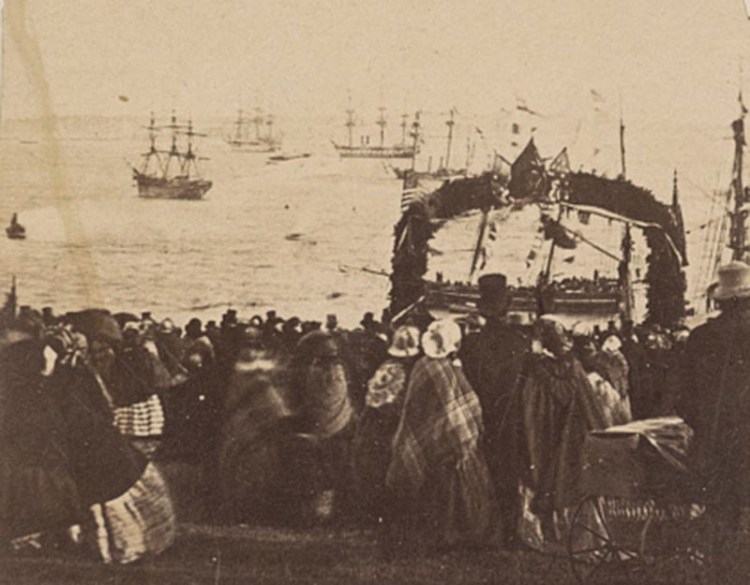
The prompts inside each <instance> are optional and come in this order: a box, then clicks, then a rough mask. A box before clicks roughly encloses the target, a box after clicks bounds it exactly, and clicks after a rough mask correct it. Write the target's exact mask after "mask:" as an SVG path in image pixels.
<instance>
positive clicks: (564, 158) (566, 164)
mask: <svg viewBox="0 0 750 585" xmlns="http://www.w3.org/2000/svg"><path fill="white" fill-rule="evenodd" d="M548 170H549V173H550V174H551V175H556V176H561V177H562V176H565V175H567V174H569V173H570V158H569V157H568V147H567V146H566V147H565V148H563V149H562V150H561V151H560V153H559V154H558V155H557V156H556V157H555V158H554V159H552V162H551V163H550V165H549V169H548Z"/></svg>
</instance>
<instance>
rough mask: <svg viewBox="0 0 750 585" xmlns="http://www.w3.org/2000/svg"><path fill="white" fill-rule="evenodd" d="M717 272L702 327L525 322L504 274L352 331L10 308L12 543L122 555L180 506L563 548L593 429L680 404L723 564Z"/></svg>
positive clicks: (0, 396) (430, 542) (290, 322)
mask: <svg viewBox="0 0 750 585" xmlns="http://www.w3.org/2000/svg"><path fill="white" fill-rule="evenodd" d="M719 277H720V279H719V283H718V286H717V287H716V288H715V289H714V291H713V296H714V299H715V301H716V302H717V303H718V305H719V307H720V308H721V314H720V315H719V316H718V317H717V318H715V319H712V320H710V321H708V322H707V323H706V324H705V325H702V326H700V327H699V328H697V329H695V330H694V331H693V332H689V331H688V329H687V328H685V327H681V326H677V327H674V328H672V329H670V330H667V329H665V328H662V327H659V326H656V325H653V326H648V325H645V326H639V327H633V326H632V325H631V324H628V323H625V324H624V325H623V326H622V327H617V326H615V324H614V323H610V324H609V327H608V328H606V329H604V330H599V329H594V330H588V329H585V328H584V327H581V326H574V327H573V328H572V329H568V328H566V327H565V326H564V325H563V323H562V322H561V321H559V320H558V319H556V318H555V317H554V316H553V315H545V316H542V317H540V318H539V319H538V320H537V321H536V323H534V324H533V325H532V326H520V325H518V324H517V323H516V322H515V321H511V320H508V319H507V313H508V308H509V306H510V300H511V298H510V295H511V292H510V290H509V288H508V287H507V285H506V280H505V277H504V276H503V275H500V274H489V275H484V276H482V277H481V278H480V279H479V287H480V301H479V305H478V313H479V316H478V318H477V319H472V320H469V319H464V320H460V321H456V320H448V319H443V320H435V319H433V318H432V316H431V315H430V314H429V312H427V311H426V310H424V309H421V308H420V307H418V306H417V307H414V308H413V309H412V310H410V311H407V312H406V313H405V314H401V315H398V316H397V318H396V319H394V320H392V321H391V322H390V323H387V324H386V323H385V322H378V321H377V320H375V318H374V316H373V314H372V313H366V314H365V316H364V318H363V319H362V322H361V323H360V327H358V328H357V329H354V330H344V329H342V328H340V327H339V326H338V323H337V322H336V318H335V316H334V315H329V316H328V319H327V321H326V323H325V324H322V323H317V322H302V321H300V320H299V319H297V318H290V319H282V318H281V317H279V316H278V315H276V313H275V312H274V311H269V312H268V314H267V315H266V316H265V318H263V317H261V316H255V317H253V318H252V319H250V320H248V321H244V320H241V319H240V318H239V317H238V315H237V313H236V311H233V310H229V311H227V312H226V313H225V314H224V316H223V318H222V321H221V322H220V323H219V324H216V323H214V322H210V323H207V324H206V326H205V327H204V325H203V323H201V321H200V320H198V319H192V320H190V322H188V323H187V324H186V326H185V328H184V332H183V331H182V330H181V329H179V328H178V327H176V326H175V324H174V323H173V322H172V321H170V320H169V319H165V320H163V321H161V322H157V321H155V320H154V319H153V318H152V317H151V315H150V314H148V313H144V314H143V315H141V317H140V318H139V317H136V316H135V315H127V314H116V315H111V314H110V313H108V312H106V311H99V310H90V311H82V312H78V313H69V314H67V315H65V316H62V317H55V316H54V315H53V314H52V313H51V311H49V310H47V311H45V312H43V313H42V314H40V313H38V312H36V311H34V310H31V309H28V308H23V309H22V310H21V311H20V312H19V314H18V316H17V317H16V319H15V320H14V322H13V323H12V324H11V325H9V326H8V327H7V328H6V330H5V331H4V332H3V333H2V337H1V338H0V415H1V418H0V448H1V449H2V454H3V456H2V457H1V458H0V538H1V539H2V544H1V546H2V547H3V550H4V551H5V553H4V554H7V553H8V552H10V551H14V550H15V551H24V550H28V549H29V548H32V549H37V548H39V547H41V548H42V549H44V548H45V547H63V548H70V549H71V550H87V551H89V552H90V553H91V554H94V555H96V556H97V558H99V559H101V560H102V561H104V562H113V563H127V562H131V561H134V560H137V559H139V558H142V557H144V556H146V555H151V554H157V553H160V552H162V551H164V550H165V549H166V548H168V547H169V546H170V545H171V544H172V543H173V542H174V539H175V533H176V522H177V520H178V519H180V518H181V517H184V516H185V515H190V516H191V520H193V521H196V520H197V521H200V522H206V523H245V524H247V523H251V524H252V523H255V524H279V525H284V526H311V525H315V524H316V523H326V522H328V523H344V524H346V523H351V524H356V525H360V526H367V527H371V528H372V529H373V530H374V531H375V532H376V534H377V538H378V542H379V545H380V548H381V550H382V553H383V555H384V556H385V557H387V558H391V557H397V556H401V555H412V554H422V553H430V552H440V551H446V550H454V549H459V550H466V551H470V550H483V549H486V548H491V549H510V550H512V549H518V548H523V547H531V548H536V549H540V550H554V549H555V548H556V547H558V546H560V544H561V542H562V538H563V534H562V525H561V523H562V521H563V520H564V519H565V517H566V513H567V512H568V511H569V510H570V508H571V506H573V505H574V504H575V503H576V502H577V500H578V499H579V498H580V497H581V495H582V492H581V486H580V477H581V470H582V466H583V462H582V457H583V443H584V440H585V438H586V436H587V434H588V433H589V432H590V431H594V430H601V429H605V428H608V427H611V426H614V425H620V424H624V423H627V422H629V421H632V420H634V419H645V418H651V417H657V416H664V415H672V414H678V415H680V416H682V417H684V419H685V421H686V422H687V423H688V424H689V425H690V426H691V427H692V428H693V430H694V438H693V443H692V448H691V453H692V454H693V460H694V464H695V470H696V475H697V476H698V477H701V478H705V479H706V483H705V489H704V493H705V496H706V501H707V509H708V510H709V512H710V513H711V514H712V516H711V517H712V518H714V519H715V522H714V523H713V526H715V527H716V534H717V535H722V537H718V536H717V538H715V539H714V542H716V543H717V544H716V546H717V551H718V553H717V554H718V555H719V556H720V557H721V555H722V554H723V555H724V557H721V558H730V557H731V555H732V550H734V549H732V548H731V546H730V545H732V544H733V543H734V542H736V541H737V538H739V537H737V538H734V536H736V535H737V534H739V533H740V532H741V530H740V528H741V526H740V524H741V522H742V519H743V518H744V515H743V513H744V510H745V509H746V507H747V506H748V493H749V492H748V490H749V489H750V488H748V487H747V486H748V485H750V471H748V470H750V448H749V447H748V445H750V440H748V439H750V437H748V436H746V435H747V434H748V433H750V431H748V430H746V429H747V428H748V426H747V424H746V422H747V420H748V418H749V417H750V412H748V411H749V410H750V396H748V388H747V386H748V384H750V382H748V381H749V380H750V268H748V267H747V266H746V265H744V264H740V263H732V264H730V265H728V266H726V267H724V268H723V269H722V270H721V271H720V275H719ZM186 478H189V480H187V479H186ZM717 478H718V479H717ZM186 502H189V504H186ZM196 503H197V505H196ZM727 534H731V535H734V536H733V537H732V538H726V535H727Z"/></svg>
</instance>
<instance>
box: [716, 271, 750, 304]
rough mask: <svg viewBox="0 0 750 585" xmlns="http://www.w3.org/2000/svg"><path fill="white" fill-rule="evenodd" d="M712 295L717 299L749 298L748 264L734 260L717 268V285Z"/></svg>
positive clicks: (749, 275) (749, 278)
mask: <svg viewBox="0 0 750 585" xmlns="http://www.w3.org/2000/svg"><path fill="white" fill-rule="evenodd" d="M712 297H713V298H714V300H717V301H726V300H729V299H747V298H750V266H748V265H747V264H745V263H744V262H739V261H735V262H730V263H729V264H726V265H725V266H722V267H721V268H719V285H718V286H717V287H716V289H715V290H714V291H713V295H712Z"/></svg>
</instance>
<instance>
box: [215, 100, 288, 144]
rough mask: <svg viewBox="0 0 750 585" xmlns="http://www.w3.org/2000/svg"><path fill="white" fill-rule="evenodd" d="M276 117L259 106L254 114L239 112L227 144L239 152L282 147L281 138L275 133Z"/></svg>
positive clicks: (227, 138)
mask: <svg viewBox="0 0 750 585" xmlns="http://www.w3.org/2000/svg"><path fill="white" fill-rule="evenodd" d="M274 122H275V120H274V117H273V116H272V115H270V114H269V115H264V114H263V112H262V110H260V109H259V108H256V109H255V112H254V114H253V115H252V116H250V115H248V114H246V113H245V112H244V111H243V110H239V111H238V112H237V120H236V121H235V122H234V131H233V132H232V133H231V134H230V135H228V136H227V137H226V141H227V144H229V146H231V147H232V149H233V150H236V151H238V152H255V153H268V152H276V151H278V150H280V149H281V138H280V137H279V136H278V135H275V134H274V130H273V126H274Z"/></svg>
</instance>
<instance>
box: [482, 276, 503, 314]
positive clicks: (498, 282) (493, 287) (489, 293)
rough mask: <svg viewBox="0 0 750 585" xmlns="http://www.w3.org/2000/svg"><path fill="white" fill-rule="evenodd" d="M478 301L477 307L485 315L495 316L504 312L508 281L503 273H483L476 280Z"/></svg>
mask: <svg viewBox="0 0 750 585" xmlns="http://www.w3.org/2000/svg"><path fill="white" fill-rule="evenodd" d="M477 284H478V285H479V302H478V303H477V308H478V309H479V312H480V313H481V314H482V315H483V316H485V317H496V316H501V315H504V314H505V313H506V311H507V310H508V306H509V300H510V298H509V297H510V295H509V294H508V282H507V279H506V278H505V275H504V274H499V273H498V274H484V275H482V276H480V277H479V280H477Z"/></svg>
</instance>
